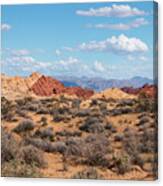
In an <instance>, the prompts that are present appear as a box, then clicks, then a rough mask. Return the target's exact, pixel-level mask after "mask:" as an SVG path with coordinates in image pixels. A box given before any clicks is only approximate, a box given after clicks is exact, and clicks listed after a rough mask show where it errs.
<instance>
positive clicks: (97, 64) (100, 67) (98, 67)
mask: <svg viewBox="0 0 163 186" xmlns="http://www.w3.org/2000/svg"><path fill="white" fill-rule="evenodd" d="M94 67H95V70H96V71H99V72H104V71H105V67H104V66H103V64H102V63H101V62H99V61H95V62H94Z"/></svg>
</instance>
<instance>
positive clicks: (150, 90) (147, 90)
mask: <svg viewBox="0 0 163 186" xmlns="http://www.w3.org/2000/svg"><path fill="white" fill-rule="evenodd" d="M121 90H123V91H124V92H126V93H128V94H135V95H138V94H139V95H140V94H145V95H146V96H147V97H151V98H154V97H156V96H157V87H156V86H155V85H148V84H145V85H144V86H143V87H141V88H133V87H124V88H122V89H121Z"/></svg>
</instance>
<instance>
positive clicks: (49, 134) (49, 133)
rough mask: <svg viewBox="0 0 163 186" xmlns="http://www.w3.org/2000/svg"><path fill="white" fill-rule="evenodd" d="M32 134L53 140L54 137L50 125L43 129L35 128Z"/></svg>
mask: <svg viewBox="0 0 163 186" xmlns="http://www.w3.org/2000/svg"><path fill="white" fill-rule="evenodd" d="M34 136H37V137H41V138H47V139H49V140H53V138H54V132H53V128H52V127H48V128H45V129H38V130H36V132H35V134H34Z"/></svg>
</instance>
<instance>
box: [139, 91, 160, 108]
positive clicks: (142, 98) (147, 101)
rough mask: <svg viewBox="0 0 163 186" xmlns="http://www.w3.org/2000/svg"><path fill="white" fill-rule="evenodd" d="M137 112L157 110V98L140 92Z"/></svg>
mask: <svg viewBox="0 0 163 186" xmlns="http://www.w3.org/2000/svg"><path fill="white" fill-rule="evenodd" d="M136 111H137V112H148V111H149V112H157V100H156V99H153V98H148V97H147V96H146V95H145V94H143V93H142V94H140V95H139V98H138V103H137V108H136Z"/></svg>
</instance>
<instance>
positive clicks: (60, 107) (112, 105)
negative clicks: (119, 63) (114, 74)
mask: <svg viewBox="0 0 163 186" xmlns="http://www.w3.org/2000/svg"><path fill="white" fill-rule="evenodd" d="M1 80H2V98H1V104H2V105H1V109H2V110H1V111H2V116H1V119H2V150H1V152H2V176H11V177H13V176H14V177H15V176H16V177H47V178H71V179H72V178H74V179H126V180H129V179H134V180H153V179H156V178H157V144H156V143H157V105H156V102H157V100H156V98H157V91H156V90H157V89H156V86H154V85H144V86H143V87H141V88H137V89H134V88H131V87H130V88H129V87H128V88H127V87H124V88H122V89H118V88H109V89H106V90H103V91H101V92H96V91H94V90H90V89H85V88H81V87H65V86H64V84H62V83H61V82H60V81H58V80H57V79H55V78H53V77H50V76H45V75H42V74H39V73H32V74H31V75H30V76H29V77H19V76H17V77H9V76H7V75H4V74H2V75H1Z"/></svg>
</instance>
